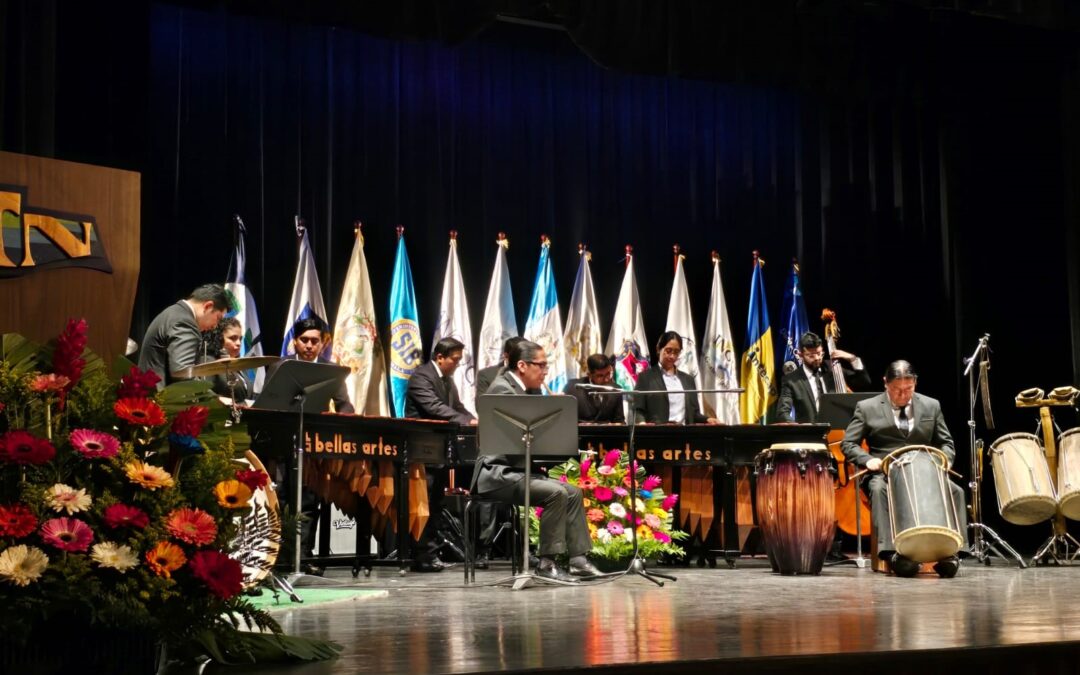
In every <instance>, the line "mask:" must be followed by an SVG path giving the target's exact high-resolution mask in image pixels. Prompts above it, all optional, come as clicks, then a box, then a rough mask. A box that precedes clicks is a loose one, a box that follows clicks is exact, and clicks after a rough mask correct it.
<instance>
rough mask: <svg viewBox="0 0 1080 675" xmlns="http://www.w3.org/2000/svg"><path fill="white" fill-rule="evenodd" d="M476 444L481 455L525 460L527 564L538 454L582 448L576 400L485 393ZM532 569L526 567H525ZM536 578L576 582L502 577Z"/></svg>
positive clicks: (519, 582)
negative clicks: (534, 470)
mask: <svg viewBox="0 0 1080 675" xmlns="http://www.w3.org/2000/svg"><path fill="white" fill-rule="evenodd" d="M476 418H477V420H478V422H477V427H476V444H477V447H478V448H479V454H481V455H506V456H510V457H521V458H523V461H524V463H525V477H524V478H523V479H522V480H524V481H525V532H524V534H523V536H522V539H523V542H522V555H521V560H522V563H523V564H524V565H528V560H529V534H528V531H529V530H528V523H529V517H530V511H529V492H530V482H531V481H532V470H531V469H532V459H533V457H534V456H542V457H566V456H568V455H570V454H572V453H573V452H574V450H576V449H577V445H578V438H577V399H576V398H574V397H573V396H564V395H555V396H524V395H514V394H484V395H482V396H479V397H478V398H477V399H476ZM526 569H527V568H526ZM533 581H542V582H544V583H548V584H558V585H571V584H568V583H566V582H561V581H555V580H553V579H544V578H543V577H537V576H536V575H535V574H533V573H532V572H529V571H525V572H523V573H521V574H518V575H516V576H511V577H507V578H506V579H500V580H499V581H498V582H496V583H505V582H512V583H513V589H514V590H515V591H516V590H520V589H522V588H525V587H526V586H529V585H530V583H531V582H533Z"/></svg>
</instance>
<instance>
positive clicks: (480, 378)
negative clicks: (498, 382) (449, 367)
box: [476, 335, 525, 396]
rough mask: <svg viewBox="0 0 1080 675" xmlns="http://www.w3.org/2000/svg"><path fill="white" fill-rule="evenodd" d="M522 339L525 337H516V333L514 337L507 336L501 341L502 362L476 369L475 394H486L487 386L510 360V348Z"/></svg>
mask: <svg viewBox="0 0 1080 675" xmlns="http://www.w3.org/2000/svg"><path fill="white" fill-rule="evenodd" d="M524 339H525V338H522V337H518V336H516V335H515V336H514V337H511V338H507V339H506V341H505V342H503V348H502V363H496V364H495V365H493V366H488V367H487V368H481V369H480V370H479V371H477V373H476V395H477V396H479V395H480V394H486V393H487V390H488V387H490V386H491V383H492V382H494V381H495V378H496V377H498V376H499V375H502V372H503V371H504V370H505V369H506V364H507V363H509V360H510V350H512V349H513V348H514V345H516V344H517V343H519V342H521V341H522V340H524Z"/></svg>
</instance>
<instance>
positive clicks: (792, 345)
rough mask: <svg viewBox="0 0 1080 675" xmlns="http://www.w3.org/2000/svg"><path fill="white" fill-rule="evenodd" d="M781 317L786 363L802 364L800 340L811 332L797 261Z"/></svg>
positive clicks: (781, 336) (785, 285)
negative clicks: (798, 353) (797, 351)
mask: <svg viewBox="0 0 1080 675" xmlns="http://www.w3.org/2000/svg"><path fill="white" fill-rule="evenodd" d="M780 316H781V317H782V319H783V321H784V325H783V326H782V327H781V328H780V339H781V340H782V341H783V343H784V361H791V362H793V363H802V359H801V358H799V356H798V355H797V354H796V353H795V350H796V349H798V348H799V338H801V337H802V336H803V334H804V333H806V332H808V331H809V330H810V320H809V319H807V318H806V304H805V303H804V302H803V292H802V283H801V282H800V281H799V261H797V260H792V261H791V274H789V275H788V278H787V282H785V283H784V304H783V307H782V308H781V310H780Z"/></svg>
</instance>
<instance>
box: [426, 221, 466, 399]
mask: <svg viewBox="0 0 1080 675" xmlns="http://www.w3.org/2000/svg"><path fill="white" fill-rule="evenodd" d="M446 337H451V338H454V339H456V340H460V341H461V342H462V343H463V344H464V345H465V349H464V350H462V353H461V362H460V363H459V364H458V367H457V370H455V371H454V377H453V380H454V385H455V386H456V387H457V390H458V396H460V397H461V404H462V405H463V406H465V409H466V410H468V411H469V412H471V413H472V414H473V415H475V414H476V361H475V359H473V341H472V324H470V323H469V301H468V298H467V296H466V295H465V281H464V279H462V276H461V263H460V262H458V254H457V232H454V231H451V232H450V254H449V256H448V257H447V259H446V275H445V276H444V277H443V289H442V302H441V303H440V304H439V320H438V322H436V324H435V335H434V336H432V338H431V348H432V350H434V349H435V345H436V344H438V342H439V340H441V339H443V338H446Z"/></svg>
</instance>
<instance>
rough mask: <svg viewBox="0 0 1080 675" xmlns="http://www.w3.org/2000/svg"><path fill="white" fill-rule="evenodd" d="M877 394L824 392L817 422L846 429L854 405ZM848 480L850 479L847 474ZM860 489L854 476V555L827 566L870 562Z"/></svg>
mask: <svg viewBox="0 0 1080 675" xmlns="http://www.w3.org/2000/svg"><path fill="white" fill-rule="evenodd" d="M874 396H877V392H855V393H850V394H849V393H832V394H829V393H825V394H822V395H821V397H820V398H819V399H818V413H817V421H818V422H827V423H828V424H829V428H830V429H846V428H847V425H848V423H850V422H851V418H852V417H854V416H855V406H857V405H858V404H859V401H863V400H865V399H868V398H872V397H874ZM848 480H851V477H850V476H849V478H848ZM860 490H862V476H861V475H860V476H858V477H856V478H855V557H854V558H848V559H846V560H840V561H837V562H827V563H825V565H826V566H828V567H835V566H836V565H846V564H848V563H851V564H852V565H854V566H855V567H858V568H859V569H862V568H863V567H866V566H867V565H869V564H870V561H869V560H868V559H867V558H864V557H863V552H862V509H861V508H859V506H860V504H859V491H860Z"/></svg>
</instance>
